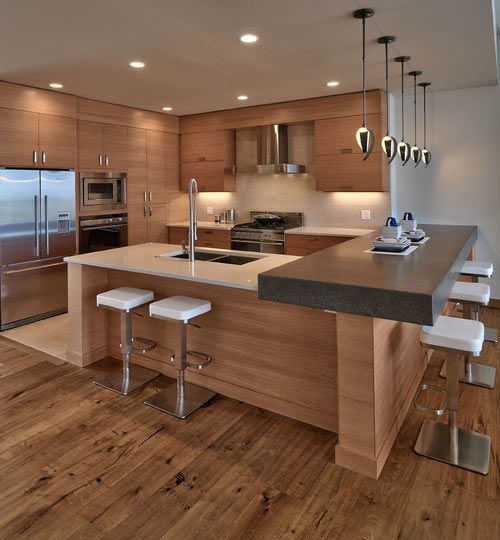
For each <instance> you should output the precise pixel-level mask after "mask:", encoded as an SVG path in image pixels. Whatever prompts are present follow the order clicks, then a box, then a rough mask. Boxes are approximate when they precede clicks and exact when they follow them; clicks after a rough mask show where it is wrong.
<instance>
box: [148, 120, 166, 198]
mask: <svg viewBox="0 0 500 540" xmlns="http://www.w3.org/2000/svg"><path fill="white" fill-rule="evenodd" d="M146 165H147V167H146V168H147V179H148V193H149V197H148V201H149V202H151V203H153V204H156V203H166V188H165V141H164V133H163V132H162V131H152V130H149V129H148V130H147V151H146Z"/></svg>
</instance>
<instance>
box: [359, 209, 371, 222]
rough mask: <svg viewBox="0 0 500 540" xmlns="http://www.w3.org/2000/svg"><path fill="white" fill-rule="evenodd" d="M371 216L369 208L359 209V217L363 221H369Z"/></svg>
mask: <svg viewBox="0 0 500 540" xmlns="http://www.w3.org/2000/svg"><path fill="white" fill-rule="evenodd" d="M371 218H372V214H371V212H370V210H361V219H362V220H364V221H369V220H370V219H371Z"/></svg>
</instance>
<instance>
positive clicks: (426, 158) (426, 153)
mask: <svg viewBox="0 0 500 540" xmlns="http://www.w3.org/2000/svg"><path fill="white" fill-rule="evenodd" d="M430 85H431V83H430V82H421V83H418V86H421V87H422V88H423V89H424V147H423V148H422V161H423V162H424V164H425V166H426V167H427V165H429V163H430V162H431V159H432V155H431V153H430V151H429V150H427V109H426V106H425V105H426V104H425V89H426V88H427V87H428V86H430Z"/></svg>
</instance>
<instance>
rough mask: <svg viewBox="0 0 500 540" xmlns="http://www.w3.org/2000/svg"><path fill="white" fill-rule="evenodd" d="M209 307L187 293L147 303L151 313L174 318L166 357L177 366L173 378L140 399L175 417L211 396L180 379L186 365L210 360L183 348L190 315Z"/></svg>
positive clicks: (192, 409) (182, 377) (199, 405)
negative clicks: (190, 359) (171, 353)
mask: <svg viewBox="0 0 500 540" xmlns="http://www.w3.org/2000/svg"><path fill="white" fill-rule="evenodd" d="M211 309H212V306H211V304H210V302H208V301H207V300H200V299H199V298H190V297H188V296H171V297H170V298H165V299H163V300H159V301H158V302H153V303H152V304H150V305H149V314H150V316H151V317H155V318H158V319H163V320H167V321H177V322H178V334H177V342H176V344H175V353H174V356H172V357H171V359H170V362H171V363H172V364H173V365H174V366H175V368H176V369H177V382H176V384H172V385H170V386H168V387H167V388H166V389H165V390H162V391H161V392H157V393H156V394H154V395H153V396H151V397H150V398H148V399H147V400H146V401H145V402H144V403H145V404H146V405H150V406H151V407H154V408H155V409H159V410H160V411H163V412H166V413H168V414H171V415H173V416H176V417H177V418H186V417H187V416H189V415H190V414H191V413H192V412H194V411H195V410H196V409H198V408H199V407H201V406H202V405H203V404H204V403H206V402H207V401H208V400H209V399H212V398H213V397H214V396H215V392H212V391H210V390H207V389H206V388H202V387H201V386H197V385H195V384H191V383H186V382H185V380H184V375H185V371H186V369H187V368H196V369H203V368H204V367H205V366H206V365H208V364H210V363H211V362H212V358H211V357H210V356H207V355H205V354H203V353H200V352H195V351H186V341H187V340H186V325H187V324H192V323H189V321H190V320H191V319H193V318H195V317H198V316H199V315H203V313H208V312H209V311H210V310H211ZM194 326H196V325H194ZM188 356H194V357H196V358H200V359H201V362H199V363H196V364H192V363H190V362H188V361H187V357H188Z"/></svg>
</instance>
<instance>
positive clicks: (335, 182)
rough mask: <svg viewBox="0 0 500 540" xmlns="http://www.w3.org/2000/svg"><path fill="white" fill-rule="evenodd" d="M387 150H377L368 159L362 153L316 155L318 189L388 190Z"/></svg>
mask: <svg viewBox="0 0 500 540" xmlns="http://www.w3.org/2000/svg"><path fill="white" fill-rule="evenodd" d="M386 161H387V159H386V157H385V154H383V153H374V154H372V155H371V156H370V157H369V158H368V159H367V160H366V161H363V159H362V155H361V154H343V155H338V154H334V155H329V156H316V157H315V164H316V167H315V178H316V189H317V190H318V191H387V190H388V189H389V170H388V169H389V167H388V166H387V164H386Z"/></svg>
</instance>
